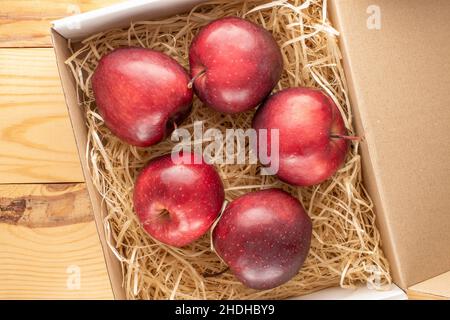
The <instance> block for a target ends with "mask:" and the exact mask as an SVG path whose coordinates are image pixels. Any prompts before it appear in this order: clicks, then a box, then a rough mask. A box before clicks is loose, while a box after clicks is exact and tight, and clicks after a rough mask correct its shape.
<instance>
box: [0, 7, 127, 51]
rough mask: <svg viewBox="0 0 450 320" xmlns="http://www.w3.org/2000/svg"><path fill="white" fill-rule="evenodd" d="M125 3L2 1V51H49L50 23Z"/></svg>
mask: <svg viewBox="0 0 450 320" xmlns="http://www.w3.org/2000/svg"><path fill="white" fill-rule="evenodd" d="M121 1H123V0H88V1H87V0H39V1H36V0H2V4H1V6H0V47H50V46H51V39H50V35H49V29H50V26H51V21H53V20H56V19H59V18H62V17H65V16H68V15H72V14H76V13H80V12H86V11H90V10H94V9H97V8H101V7H105V6H108V5H111V4H114V3H118V2H121Z"/></svg>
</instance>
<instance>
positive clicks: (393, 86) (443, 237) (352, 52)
mask: <svg viewBox="0 0 450 320" xmlns="http://www.w3.org/2000/svg"><path fill="white" fill-rule="evenodd" d="M330 9H331V13H332V15H331V16H332V20H333V23H334V25H335V27H336V28H337V29H338V31H340V33H341V36H340V41H341V43H340V45H341V48H342V50H343V56H344V62H345V66H346V74H347V77H348V79H349V84H350V95H351V102H352V106H353V109H354V110H355V124H356V127H357V129H358V132H359V134H363V135H364V136H365V141H364V142H363V143H362V153H363V158H364V164H363V166H364V174H365V182H366V184H367V188H368V189H369V192H370V193H371V195H372V197H373V198H374V202H375V205H376V209H377V216H378V221H379V227H380V231H381V233H382V237H383V243H384V248H385V251H386V253H387V255H388V258H389V261H390V263H391V267H392V271H393V276H394V280H395V281H396V282H397V283H398V284H399V285H400V286H401V287H402V288H407V287H409V286H411V285H413V284H416V283H418V282H421V281H424V280H426V279H429V278H432V277H434V276H437V275H439V274H442V273H444V272H446V271H448V270H450V139H449V137H448V136H449V134H450V38H449V31H450V19H449V18H448V17H449V16H450V2H449V1H447V0H432V1H421V0H398V1H391V0H377V1H375V2H374V1H372V0H334V1H332V2H331V3H330Z"/></svg>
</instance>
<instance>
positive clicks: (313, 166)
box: [253, 88, 355, 186]
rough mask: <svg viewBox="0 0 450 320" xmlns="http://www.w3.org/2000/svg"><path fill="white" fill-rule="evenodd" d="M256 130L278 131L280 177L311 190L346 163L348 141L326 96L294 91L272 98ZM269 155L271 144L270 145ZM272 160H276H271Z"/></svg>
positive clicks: (260, 112)
mask: <svg viewBox="0 0 450 320" xmlns="http://www.w3.org/2000/svg"><path fill="white" fill-rule="evenodd" d="M253 128H254V129H256V130H260V129H267V130H268V140H269V141H270V134H269V132H270V130H271V129H279V170H278V173H277V176H278V177H279V178H280V179H282V180H284V181H286V182H288V183H290V184H293V185H297V186H311V185H315V184H319V183H321V182H323V181H325V180H327V179H328V178H330V177H331V176H332V175H333V174H334V173H335V172H336V171H337V170H338V169H339V167H341V166H342V164H343V163H344V161H345V157H346V154H347V151H348V147H349V140H350V139H355V137H348V136H347V129H346V128H345V124H344V121H343V119H342V116H341V114H340V112H339V109H338V108H337V106H336V104H335V103H334V102H333V100H331V98H330V97H328V96H327V95H326V94H325V93H323V92H322V91H320V90H316V89H310V88H291V89H286V90H283V91H280V92H278V93H276V94H274V95H272V96H271V97H270V98H269V99H268V100H267V101H266V102H265V103H264V105H262V106H261V107H260V108H259V109H258V111H257V112H256V114H255V117H254V119H253ZM267 149H268V153H270V149H271V143H268V148H267ZM272 157H273V156H272Z"/></svg>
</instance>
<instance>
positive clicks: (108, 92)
mask: <svg viewBox="0 0 450 320" xmlns="http://www.w3.org/2000/svg"><path fill="white" fill-rule="evenodd" d="M188 83H189V75H188V74H187V72H186V71H185V70H184V69H183V67H182V66H181V65H180V64H178V63H177V62H176V61H175V60H173V59H172V58H170V57H169V56H167V55H165V54H163V53H161V52H157V51H154V50H150V49H144V48H123V49H116V50H114V51H112V52H111V53H109V54H107V55H106V56H104V57H103V58H102V59H101V60H100V62H99V64H98V66H97V68H96V70H95V72H94V75H93V77H92V88H93V91H94V96H95V100H96V103H97V107H98V110H99V112H100V114H101V116H102V117H103V119H104V121H105V124H106V125H107V127H108V128H109V129H110V130H111V132H112V133H114V134H115V135H116V136H117V137H119V138H120V139H122V140H123V141H125V142H127V143H129V144H132V145H135V146H139V147H148V146H151V145H153V144H155V143H158V142H160V141H161V140H162V139H164V138H165V137H166V136H167V135H168V134H170V132H171V131H172V130H173V128H174V126H175V123H176V124H178V123H180V122H181V121H182V120H183V119H184V118H185V117H186V116H187V115H188V114H189V111H190V108H191V104H192V97H193V92H192V90H191V89H189V88H188Z"/></svg>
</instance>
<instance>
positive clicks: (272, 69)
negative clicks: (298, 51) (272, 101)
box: [189, 17, 283, 113]
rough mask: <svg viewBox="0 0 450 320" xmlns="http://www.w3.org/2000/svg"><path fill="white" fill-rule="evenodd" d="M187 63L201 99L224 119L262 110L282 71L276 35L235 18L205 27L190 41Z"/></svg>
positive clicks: (221, 20) (215, 22)
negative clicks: (260, 108) (239, 113)
mask: <svg viewBox="0 0 450 320" xmlns="http://www.w3.org/2000/svg"><path fill="white" fill-rule="evenodd" d="M189 62H190V66H191V76H192V77H193V79H194V80H195V81H193V83H194V89H195V92H196V94H197V96H198V97H199V98H200V100H201V101H203V102H204V103H205V104H206V105H208V106H210V107H211V108H213V109H216V110H218V111H220V112H224V113H238V112H243V111H246V110H249V109H252V108H254V107H256V106H257V105H259V104H260V103H261V102H262V101H263V100H264V98H266V97H267V96H268V95H269V94H270V92H271V91H272V89H273V88H274V87H275V85H276V84H277V82H278V80H279V79H280V76H281V72H282V70H283V59H282V56H281V52H280V48H279V47H278V45H277V43H276V41H275V39H274V38H273V37H272V35H271V34H270V33H269V32H268V31H267V30H265V29H264V28H262V27H260V26H258V25H256V24H254V23H252V22H249V21H247V20H244V19H241V18H237V17H227V18H223V19H218V20H216V21H214V22H212V23H210V24H208V25H207V26H205V27H204V28H203V29H202V30H201V31H200V32H199V34H198V35H197V36H196V37H195V38H194V40H193V41H192V44H191V47H190V50H189Z"/></svg>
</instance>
